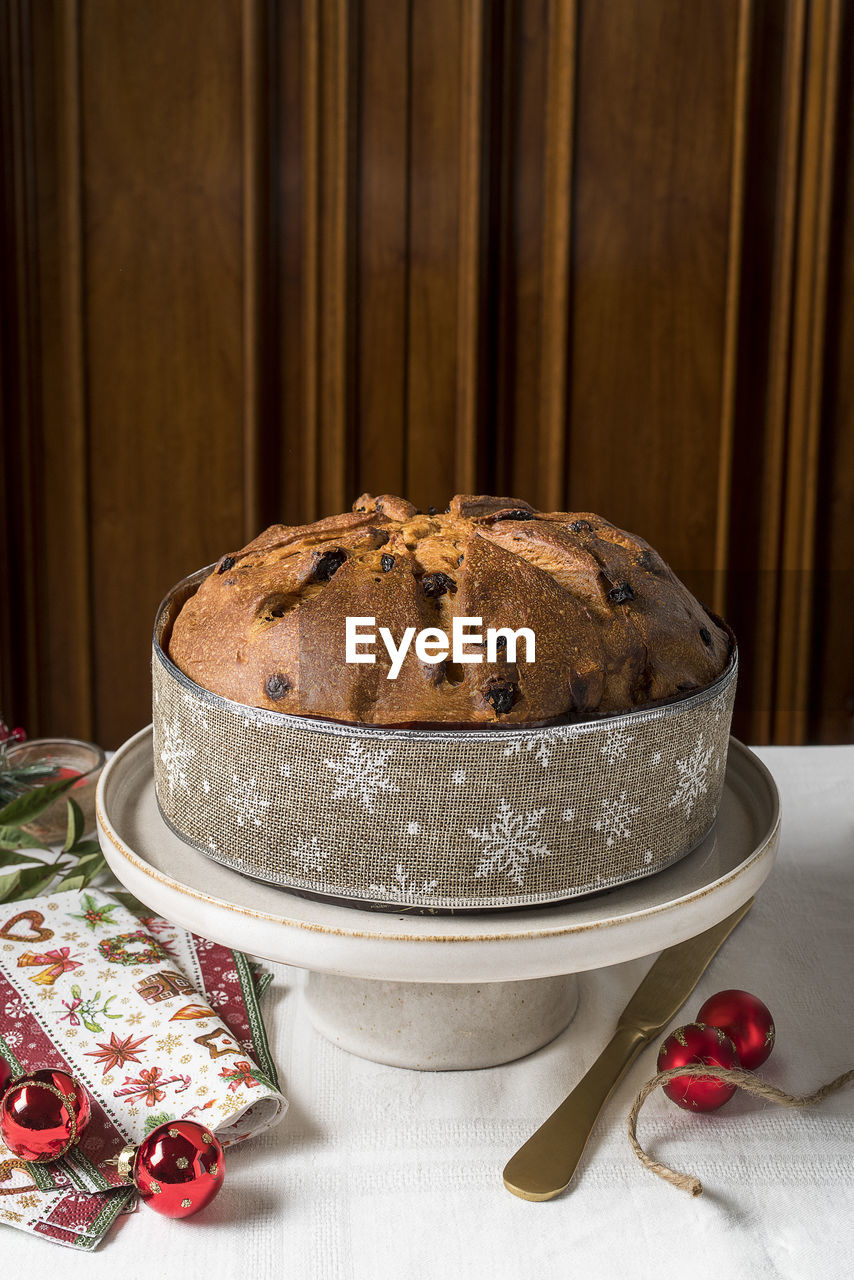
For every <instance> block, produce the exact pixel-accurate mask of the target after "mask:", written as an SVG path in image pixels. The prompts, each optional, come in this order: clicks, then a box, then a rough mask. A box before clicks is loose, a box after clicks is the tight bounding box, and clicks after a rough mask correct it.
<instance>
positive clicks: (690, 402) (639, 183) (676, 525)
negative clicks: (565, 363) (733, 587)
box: [567, 0, 739, 600]
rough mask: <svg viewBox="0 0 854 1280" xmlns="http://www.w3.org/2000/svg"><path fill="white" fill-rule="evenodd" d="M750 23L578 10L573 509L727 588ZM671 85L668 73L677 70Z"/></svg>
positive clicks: (700, 14)
mask: <svg viewBox="0 0 854 1280" xmlns="http://www.w3.org/2000/svg"><path fill="white" fill-rule="evenodd" d="M738 28H739V15H738V6H737V4H735V3H725V4H724V3H718V2H717V0H715V2H713V3H709V2H703V0H700V2H698V3H694V4H692V5H690V6H685V5H683V4H681V3H678V2H671V0H663V2H662V3H659V4H656V5H654V6H652V5H643V4H641V5H638V4H632V3H624V2H623V0H620V2H619V3H614V4H609V5H590V6H586V5H585V6H582V8H581V10H580V12H579V33H578V58H577V65H578V73H577V75H578V78H577V87H576V100H577V101H576V128H575V155H574V170H575V179H574V207H573V221H574V232H573V260H572V270H571V309H572V323H571V329H570V339H569V351H570V357H569V367H570V369H571V370H572V378H571V382H570V386H569V403H570V414H569V421H570V431H569V438H568V446H567V448H568V464H569V466H568V476H569V504H570V506H571V508H572V509H573V510H585V509H586V510H593V511H599V512H601V513H602V514H604V515H605V516H607V517H608V518H609V519H611V520H613V521H614V522H615V523H616V524H618V525H620V526H622V527H623V528H627V529H630V530H634V531H637V532H642V533H643V535H644V536H645V537H646V538H647V539H648V540H649V541H650V542H651V543H652V544H653V545H654V546H656V547H657V548H658V549H659V550H660V552H661V553H662V554H663V555H664V557H665V559H667V560H668V561H669V562H670V563H671V564H672V565H673V567H674V569H676V571H677V572H678V573H680V575H682V576H683V577H684V578H685V580H686V582H687V583H688V585H689V586H690V587H691V589H692V590H693V591H694V592H695V593H696V594H697V595H698V596H699V597H700V598H701V599H705V600H708V599H709V597H710V594H711V588H712V585H713V581H714V546H715V529H716V523H717V514H718V474H717V473H718V465H719V460H720V429H721V415H722V385H721V371H722V369H723V367H724V334H725V331H726V311H727V283H728V261H729V248H730V231H731V217H732V210H731V205H732V201H731V180H732V173H733V139H734V133H735V128H734V116H735V101H736V81H737V75H736V68H737V55H738ZM665 68H666V70H665Z"/></svg>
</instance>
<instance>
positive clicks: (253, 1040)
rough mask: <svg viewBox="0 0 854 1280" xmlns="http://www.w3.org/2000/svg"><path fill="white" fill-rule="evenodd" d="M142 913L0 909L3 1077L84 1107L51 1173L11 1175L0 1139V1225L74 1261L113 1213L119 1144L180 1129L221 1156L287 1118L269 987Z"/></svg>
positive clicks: (118, 904) (84, 901) (90, 902)
mask: <svg viewBox="0 0 854 1280" xmlns="http://www.w3.org/2000/svg"><path fill="white" fill-rule="evenodd" d="M126 904H128V905H126ZM131 906H133V908H134V909H133V910H131ZM144 912H145V908H143V907H142V906H141V904H138V903H135V902H134V901H133V900H132V899H130V898H129V896H128V895H125V894H115V893H106V892H104V891H103V890H97V889H89V890H86V891H84V892H79V893H73V892H65V893H56V894H47V895H45V896H43V897H40V898H32V899H30V900H29V901H26V902H16V903H8V904H6V905H5V906H0V1056H2V1057H4V1058H5V1059H6V1060H7V1062H8V1063H9V1065H10V1066H11V1068H12V1071H13V1073H14V1074H16V1075H17V1074H21V1073H23V1072H25V1071H31V1070H36V1069H37V1068H39V1067H59V1068H62V1069H63V1070H65V1071H68V1072H70V1073H71V1075H73V1076H74V1077H75V1078H76V1079H77V1080H79V1081H80V1082H81V1083H82V1084H83V1086H84V1087H85V1088H86V1089H87V1091H88V1093H89V1096H90V1099H91V1102H92V1118H91V1120H90V1122H89V1125H88V1127H87V1129H86V1130H85V1132H84V1134H83V1136H82V1138H81V1140H80V1142H79V1144H78V1145H77V1146H75V1147H72V1148H71V1150H70V1151H69V1152H68V1153H67V1154H66V1155H65V1156H64V1157H63V1159H62V1160H60V1161H57V1162H56V1163H55V1164H50V1165H33V1164H25V1163H24V1162H23V1161H19V1160H16V1159H15V1158H14V1156H13V1155H12V1153H11V1152H10V1151H9V1150H8V1148H7V1147H5V1146H4V1144H3V1142H2V1139H0V1223H2V1222H6V1223H11V1224H12V1225H13V1226H17V1227H20V1228H21V1229H22V1230H25V1231H31V1232H34V1233H36V1234H38V1235H43V1236H47V1237H49V1238H51V1239H53V1240H56V1241H58V1242H59V1243H61V1244H67V1245H73V1246H75V1247H77V1248H81V1249H93V1248H94V1247H95V1246H96V1245H97V1244H98V1242H99V1241H100V1240H101V1239H102V1237H103V1235H104V1233H105V1232H106V1230H107V1229H108V1227H109V1226H110V1224H111V1223H112V1222H113V1221H114V1220H115V1218H116V1217H117V1216H118V1214H119V1213H121V1212H122V1211H123V1210H125V1209H126V1208H127V1206H128V1202H129V1200H130V1198H131V1194H132V1193H131V1192H129V1191H128V1190H127V1188H126V1187H124V1186H123V1184H122V1183H121V1180H120V1178H119V1176H118V1172H117V1169H116V1162H117V1157H118V1155H119V1152H120V1151H121V1149H122V1147H124V1146H125V1145H127V1143H128V1142H131V1143H138V1142H141V1141H142V1139H143V1138H144V1137H145V1136H146V1134H147V1133H148V1132H150V1130H151V1129H153V1128H154V1127H155V1126H157V1125H159V1124H162V1123H163V1122H164V1121H166V1120H174V1119H182V1118H183V1119H191V1118H192V1119H196V1120H199V1121H200V1122H201V1123H202V1124H204V1125H205V1126H206V1127H208V1128H211V1129H213V1130H214V1131H215V1132H216V1135H217V1137H218V1138H219V1140H220V1141H221V1142H222V1143H223V1145H228V1144H230V1143H234V1142H239V1141H241V1140H242V1139H244V1138H248V1137H250V1136H252V1135H253V1134H255V1133H259V1132H261V1131H262V1130H263V1129H266V1128H268V1127H269V1126H271V1125H273V1124H276V1123H277V1122H278V1121H279V1120H280V1119H281V1118H282V1116H283V1115H284V1113H285V1111H286V1109H287V1105H288V1104H287V1101H286V1099H285V1098H284V1097H283V1096H282V1094H281V1093H280V1092H279V1088H278V1081H277V1078H276V1069H275V1066H274V1065H273V1062H272V1059H271V1057H270V1051H269V1047H268V1044H267V1037H266V1033H265V1030H264V1024H263V1021H262V1019H261V1015H260V1012H259V1007H258V1000H259V997H260V995H261V994H263V991H264V990H265V989H266V986H267V985H268V983H269V981H270V975H268V974H263V973H261V972H260V971H259V970H258V968H257V966H253V965H252V964H251V963H250V962H249V961H248V960H247V958H246V956H244V955H242V954H241V953H240V952H237V951H231V950H230V949H229V948H228V947H223V946H220V945H219V944H218V943H215V942H208V941H207V940H206V939H204V938H199V937H196V936H195V935H194V934H190V933H188V932H187V931H186V930H184V929H181V928H179V927H177V926H176V925H171V924H169V923H167V921H165V920H162V919H160V918H159V917H156V916H150V915H145V914H144ZM112 1188H115V1190H112Z"/></svg>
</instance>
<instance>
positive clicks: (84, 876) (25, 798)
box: [0, 776, 106, 902]
mask: <svg viewBox="0 0 854 1280" xmlns="http://www.w3.org/2000/svg"><path fill="white" fill-rule="evenodd" d="M77 781H79V778H78V777H77V776H75V777H72V778H59V779H57V780H56V781H55V782H46V783H44V784H43V785H42V786H38V787H32V788H31V789H30V790H28V791H25V792H24V794H23V795H19V796H16V797H15V799H14V800H10V801H9V803H8V804H6V805H4V806H3V808H2V809H0V867H13V866H17V867H18V868H19V869H18V870H17V871H7V872H6V873H5V874H3V875H0V902H21V901H23V899H25V898H35V897H38V895H39V894H41V893H60V892H62V891H63V890H65V889H85V887H86V885H88V884H89V883H90V881H92V880H94V878H95V876H96V875H97V874H98V872H99V871H103V869H104V867H105V866H106V863H105V861H104V855H103V854H102V853H101V846H100V845H99V844H98V841H97V840H84V839H83V827H84V822H85V819H84V817H83V813H82V812H81V809H80V806H79V804H77V803H76V801H74V800H72V799H71V798H70V797H69V798H68V800H67V806H68V827H67V829H66V835H65V843H64V844H63V846H62V848H61V849H60V850H59V852H58V853H56V852H55V851H54V850H52V849H46V848H45V847H44V845H43V844H42V842H41V841H40V840H38V839H36V837H35V836H33V835H31V833H30V832H29V831H25V830H24V828H25V827H26V826H27V824H28V823H31V822H32V821H33V819H34V818H37V817H38V816H39V814H40V813H43V812H44V810H45V809H46V808H47V807H48V805H51V804H53V802H54V800H56V799H57V797H58V796H61V795H63V794H64V793H65V792H66V791H68V789H69V788H70V787H72V786H73V785H74V783H75V782H77ZM42 854H44V855H45V856H42Z"/></svg>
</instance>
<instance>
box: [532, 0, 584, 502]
mask: <svg viewBox="0 0 854 1280" xmlns="http://www.w3.org/2000/svg"><path fill="white" fill-rule="evenodd" d="M577 25H578V5H577V3H576V0H551V3H550V6H549V63H548V80H547V89H546V141H545V170H546V178H545V187H546V190H545V208H544V211H543V254H542V264H543V265H542V271H543V274H542V320H541V339H540V341H541V346H540V406H539V408H540V424H539V426H540V430H539V448H538V450H537V457H538V460H539V470H540V481H539V485H538V492H537V496H536V498H535V501H536V502H537V503H538V504H539V505H540V506H542V507H543V508H544V509H545V510H547V511H549V510H551V511H557V510H560V509H561V507H562V506H563V505H564V500H565V493H566V488H565V485H566V482H565V466H566V436H567V379H568V376H569V306H570V302H569V298H570V292H569V271H570V266H569V258H570V239H571V230H572V159H573V131H574V104H575V69H576V36H577Z"/></svg>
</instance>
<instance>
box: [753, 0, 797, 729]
mask: <svg viewBox="0 0 854 1280" xmlns="http://www.w3.org/2000/svg"><path fill="white" fill-rule="evenodd" d="M806 16H807V6H806V0H792V3H791V4H790V5H789V6H788V7H787V13H786V22H785V33H784V42H783V52H782V64H783V65H782V73H781V77H782V86H783V92H782V100H781V123H780V143H779V155H780V159H779V177H778V182H777V191H778V196H777V201H776V228H777V229H776V233H775V236H774V242H773V246H772V279H771V294H770V304H769V308H768V321H767V323H768V347H769V355H768V371H767V390H766V396H765V401H766V405H765V422H764V449H763V452H762V456H761V462H760V470H759V474H758V481H759V482H758V484H756V486H755V489H754V495H753V501H754V502H755V503H756V505H757V507H758V509H759V521H758V539H757V544H756V551H755V556H756V560H755V568H756V573H755V581H756V595H755V609H754V613H753V617H752V620H751V621H752V628H751V631H752V635H751V639H752V648H753V651H754V654H756V655H764V658H761V659H760V660H759V661H754V662H753V664H752V666H751V681H752V688H753V696H752V699H751V724H750V729H751V736H750V741H751V742H768V741H770V740H771V735H772V723H773V718H774V696H775V680H776V654H777V625H778V616H777V615H778V605H779V596H780V576H781V575H780V540H781V530H782V525H783V489H784V479H785V468H786V431H787V423H788V393H789V365H790V353H791V340H792V296H793V290H794V274H795V242H796V232H797V210H798V180H799V161H800V148H801V119H802V113H803V101H804V97H803V93H804V51H805V47H806Z"/></svg>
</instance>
